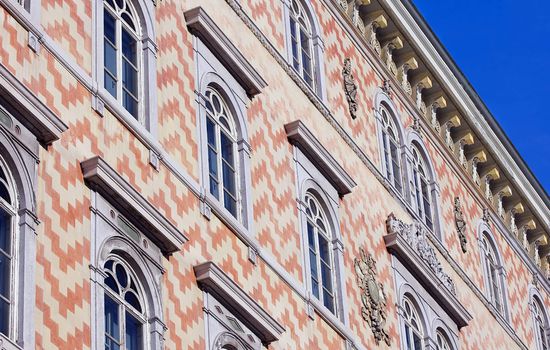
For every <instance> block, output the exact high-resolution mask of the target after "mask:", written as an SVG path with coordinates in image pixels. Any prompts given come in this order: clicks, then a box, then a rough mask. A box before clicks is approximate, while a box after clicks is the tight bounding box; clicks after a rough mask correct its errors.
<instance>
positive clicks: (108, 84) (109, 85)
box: [103, 70, 117, 98]
mask: <svg viewBox="0 0 550 350" xmlns="http://www.w3.org/2000/svg"><path fill="white" fill-rule="evenodd" d="M103 80H104V81H103V87H104V88H105V90H107V91H109V93H110V94H111V96H113V97H114V98H117V91H116V90H117V89H116V80H115V79H114V78H113V76H112V75H111V74H109V72H108V71H107V70H105V74H104V76H103Z"/></svg>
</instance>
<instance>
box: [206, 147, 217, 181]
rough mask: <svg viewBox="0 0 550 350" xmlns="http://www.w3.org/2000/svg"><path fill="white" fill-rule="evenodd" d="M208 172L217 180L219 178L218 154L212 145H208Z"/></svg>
mask: <svg viewBox="0 0 550 350" xmlns="http://www.w3.org/2000/svg"><path fill="white" fill-rule="evenodd" d="M208 172H209V174H210V175H211V176H212V177H214V178H216V180H217V179H218V154H217V153H216V151H215V150H214V149H213V148H212V147H210V146H208Z"/></svg>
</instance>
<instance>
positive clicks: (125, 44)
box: [122, 29, 137, 66]
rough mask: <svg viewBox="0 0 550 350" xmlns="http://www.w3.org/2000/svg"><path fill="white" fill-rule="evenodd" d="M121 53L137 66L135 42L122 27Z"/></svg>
mask: <svg viewBox="0 0 550 350" xmlns="http://www.w3.org/2000/svg"><path fill="white" fill-rule="evenodd" d="M122 54H123V55H124V57H126V59H127V60H128V61H130V62H131V63H132V64H133V65H134V66H137V42H136V40H135V39H134V38H133V37H132V35H131V34H130V33H128V32H127V31H126V30H125V29H122Z"/></svg>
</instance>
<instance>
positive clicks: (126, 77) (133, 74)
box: [122, 58, 138, 98]
mask: <svg viewBox="0 0 550 350" xmlns="http://www.w3.org/2000/svg"><path fill="white" fill-rule="evenodd" d="M122 85H123V86H124V88H125V89H126V90H127V91H128V92H129V93H130V94H132V95H134V98H137V96H138V91H137V70H136V69H135V68H134V67H133V66H132V64H131V63H130V62H128V60H127V59H125V58H124V59H122Z"/></svg>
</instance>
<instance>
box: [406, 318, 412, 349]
mask: <svg viewBox="0 0 550 350" xmlns="http://www.w3.org/2000/svg"><path fill="white" fill-rule="evenodd" d="M410 332H411V328H410V327H409V325H408V324H405V340H406V349H407V350H410V349H411V334H410Z"/></svg>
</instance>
